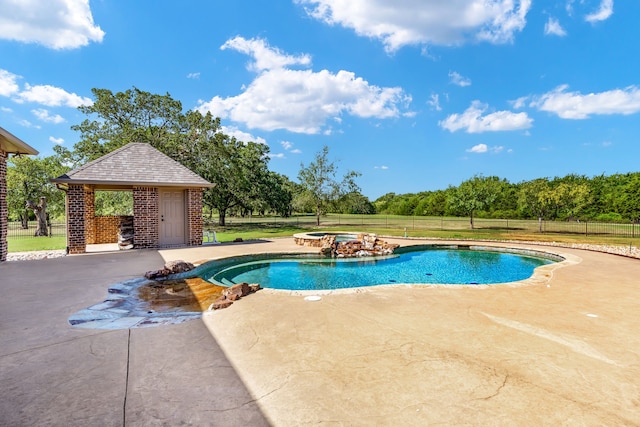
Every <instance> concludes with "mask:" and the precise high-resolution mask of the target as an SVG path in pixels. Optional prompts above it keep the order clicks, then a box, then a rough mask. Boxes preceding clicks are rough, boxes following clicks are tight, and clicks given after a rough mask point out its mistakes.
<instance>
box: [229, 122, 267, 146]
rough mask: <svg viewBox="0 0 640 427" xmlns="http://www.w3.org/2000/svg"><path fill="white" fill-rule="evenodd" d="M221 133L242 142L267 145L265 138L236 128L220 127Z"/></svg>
mask: <svg viewBox="0 0 640 427" xmlns="http://www.w3.org/2000/svg"><path fill="white" fill-rule="evenodd" d="M220 131H221V132H222V133H224V134H225V135H228V136H230V137H232V138H235V139H237V140H238V141H242V142H256V143H258V144H266V143H267V141H266V140H265V139H264V138H261V137H259V136H255V135H252V134H250V133H249V132H244V131H242V130H240V129H238V128H237V127H235V126H220Z"/></svg>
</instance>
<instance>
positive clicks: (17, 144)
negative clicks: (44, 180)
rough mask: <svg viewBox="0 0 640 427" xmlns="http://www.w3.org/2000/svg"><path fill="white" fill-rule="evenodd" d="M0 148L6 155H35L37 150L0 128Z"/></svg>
mask: <svg viewBox="0 0 640 427" xmlns="http://www.w3.org/2000/svg"><path fill="white" fill-rule="evenodd" d="M0 148H1V149H2V151H4V152H6V153H13V154H30V155H33V156H35V155H37V154H38V150H36V149H35V148H33V147H31V146H30V145H29V144H27V143H26V142H24V141H22V140H21V139H20V138H18V137H17V136H15V135H13V134H12V133H11V132H9V131H7V130H5V129H4V128H1V127H0Z"/></svg>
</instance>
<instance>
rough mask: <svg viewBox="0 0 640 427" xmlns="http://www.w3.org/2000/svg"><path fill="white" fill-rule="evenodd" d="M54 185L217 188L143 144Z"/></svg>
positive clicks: (102, 159) (111, 155) (134, 144)
mask: <svg viewBox="0 0 640 427" xmlns="http://www.w3.org/2000/svg"><path fill="white" fill-rule="evenodd" d="M51 181H52V182H55V183H58V184H90V185H95V186H96V188H104V187H113V188H118V187H128V186H132V185H137V186H150V187H151V186H152V187H158V186H162V187H202V188H205V187H213V186H214V184H211V183H210V182H208V181H207V180H205V179H204V178H202V177H200V176H199V175H197V174H196V173H194V172H192V171H191V170H190V169H188V168H186V167H185V166H183V165H181V164H180V163H178V162H176V161H175V160H173V159H172V158H170V157H169V156H167V155H165V154H164V153H161V152H160V151H158V150H157V149H155V148H154V147H152V146H151V145H150V144H146V143H140V142H132V143H129V144H127V145H125V146H124V147H121V148H119V149H117V150H114V151H112V152H111V153H108V154H106V155H104V156H103V157H100V158H99V159H96V160H94V161H92V162H89V163H87V164H85V165H83V166H81V167H79V168H78V169H74V170H72V171H69V172H67V173H66V174H64V175H61V176H59V177H57V178H55V179H52V180H51Z"/></svg>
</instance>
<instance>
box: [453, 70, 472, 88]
mask: <svg viewBox="0 0 640 427" xmlns="http://www.w3.org/2000/svg"><path fill="white" fill-rule="evenodd" d="M449 79H450V80H449V81H450V82H451V83H453V84H454V85H456V86H460V87H465V86H470V85H471V79H470V78H468V77H462V76H461V75H460V73H458V72H456V71H449Z"/></svg>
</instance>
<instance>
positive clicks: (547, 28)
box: [544, 17, 567, 37]
mask: <svg viewBox="0 0 640 427" xmlns="http://www.w3.org/2000/svg"><path fill="white" fill-rule="evenodd" d="M544 34H545V35H546V36H560V37H563V36H566V35H567V32H566V31H565V30H564V28H562V25H560V22H558V20H557V19H555V18H552V17H549V19H548V20H547V23H546V24H544Z"/></svg>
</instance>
